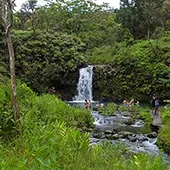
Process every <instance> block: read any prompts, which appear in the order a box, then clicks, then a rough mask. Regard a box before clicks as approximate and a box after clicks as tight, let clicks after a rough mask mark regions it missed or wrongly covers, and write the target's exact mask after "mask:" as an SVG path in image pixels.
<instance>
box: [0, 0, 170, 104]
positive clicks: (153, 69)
mask: <svg viewBox="0 0 170 170" xmlns="http://www.w3.org/2000/svg"><path fill="white" fill-rule="evenodd" d="M12 38H13V43H14V48H15V54H16V74H17V78H18V79H20V80H21V81H22V82H26V83H27V84H28V86H29V87H31V88H32V89H33V90H34V91H35V92H37V93H38V94H42V93H46V92H48V90H49V89H50V88H51V87H55V89H56V93H57V95H58V96H59V97H60V98H62V99H64V100H70V99H71V98H72V97H73V96H74V95H75V94H76V85H77V81H78V70H79V68H81V67H84V66H86V65H88V64H93V65H96V67H95V68H94V81H93V90H94V99H104V98H106V99H108V100H109V99H110V100H112V99H116V100H119V101H121V100H122V99H123V98H127V99H128V98H129V99H130V98H131V97H134V98H137V99H139V100H140V101H143V102H147V101H148V100H150V97H151V96H152V95H153V94H156V95H158V96H159V97H160V98H161V99H169V97H170V92H169V90H170V45H169V43H170V2H169V1H168V0H167V1H164V0H147V1H146V0H132V1H128V0H121V1H120V9H113V8H111V7H110V6H109V5H108V4H106V3H104V4H103V5H97V4H96V3H94V2H92V1H85V0H71V1H64V0H56V1H53V2H52V1H47V5H45V6H41V7H40V6H38V5H37V1H36V0H29V1H27V2H26V3H24V4H23V5H22V8H21V10H20V11H17V12H15V14H14V26H13V30H12ZM0 60H1V61H0V62H1V65H0V79H1V82H2V83H5V82H6V81H7V80H8V77H9V68H8V66H9V63H8V62H9V57H8V51H7V47H6V43H5V37H4V30H3V27H2V26H1V27H0Z"/></svg>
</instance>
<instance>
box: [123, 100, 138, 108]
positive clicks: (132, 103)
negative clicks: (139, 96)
mask: <svg viewBox="0 0 170 170" xmlns="http://www.w3.org/2000/svg"><path fill="white" fill-rule="evenodd" d="M134 104H136V105H137V106H140V103H139V101H138V100H137V101H136V102H135V100H134V99H131V100H130V102H128V101H127V100H123V105H124V106H125V107H128V108H130V107H131V106H133V105H134Z"/></svg>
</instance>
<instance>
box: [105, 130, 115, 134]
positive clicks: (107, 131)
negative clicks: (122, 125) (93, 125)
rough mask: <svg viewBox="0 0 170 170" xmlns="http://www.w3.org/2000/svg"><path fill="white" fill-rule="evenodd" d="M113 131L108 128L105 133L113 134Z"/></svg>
mask: <svg viewBox="0 0 170 170" xmlns="http://www.w3.org/2000/svg"><path fill="white" fill-rule="evenodd" d="M112 133H113V132H112V131H111V130H106V131H105V134H112Z"/></svg>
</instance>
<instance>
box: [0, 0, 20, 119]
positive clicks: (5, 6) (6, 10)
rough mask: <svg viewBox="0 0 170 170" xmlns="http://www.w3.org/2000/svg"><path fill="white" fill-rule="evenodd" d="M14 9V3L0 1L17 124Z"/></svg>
mask: <svg viewBox="0 0 170 170" xmlns="http://www.w3.org/2000/svg"><path fill="white" fill-rule="evenodd" d="M13 7H14V1H11V0H0V12H1V18H2V21H3V26H4V29H5V37H6V42H7V45H8V51H9V58H10V74H11V85H12V103H13V109H14V120H15V122H16V121H17V120H18V119H19V106H18V100H17V90H16V78H15V54H14V48H13V43H12V39H11V28H12V24H13Z"/></svg>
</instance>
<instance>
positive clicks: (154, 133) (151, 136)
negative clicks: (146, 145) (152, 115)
mask: <svg viewBox="0 0 170 170" xmlns="http://www.w3.org/2000/svg"><path fill="white" fill-rule="evenodd" d="M147 137H149V138H156V137H157V133H156V132H152V133H149V134H147Z"/></svg>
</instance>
